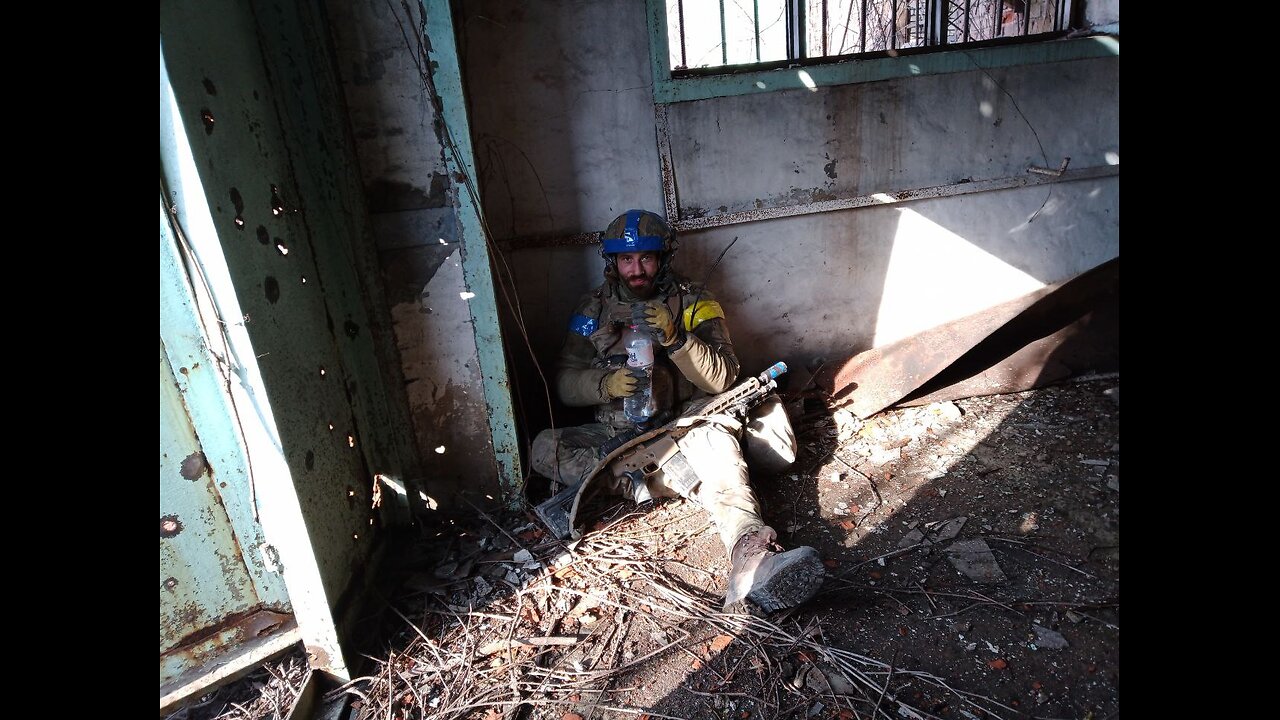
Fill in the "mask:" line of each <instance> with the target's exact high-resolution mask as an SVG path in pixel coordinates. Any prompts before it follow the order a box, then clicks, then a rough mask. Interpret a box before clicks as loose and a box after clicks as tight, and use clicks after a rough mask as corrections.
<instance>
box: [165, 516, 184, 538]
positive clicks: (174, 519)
mask: <svg viewBox="0 0 1280 720" xmlns="http://www.w3.org/2000/svg"><path fill="white" fill-rule="evenodd" d="M180 532H182V521H181V520H179V519H178V516H177V515H165V516H164V517H162V518H160V537H162V538H171V537H175V536H177V535H178V533H180Z"/></svg>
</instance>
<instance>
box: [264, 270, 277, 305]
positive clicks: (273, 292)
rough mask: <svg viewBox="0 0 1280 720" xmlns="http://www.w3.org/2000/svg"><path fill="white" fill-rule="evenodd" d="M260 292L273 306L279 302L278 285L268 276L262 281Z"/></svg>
mask: <svg viewBox="0 0 1280 720" xmlns="http://www.w3.org/2000/svg"><path fill="white" fill-rule="evenodd" d="M262 290H263V292H265V293H266V295H267V302H269V303H271V304H272V305H275V304H276V302H277V301H279V300H280V283H279V282H278V281H277V280H276V279H275V278H273V277H271V276H270V275H268V276H267V279H266V280H263V281H262Z"/></svg>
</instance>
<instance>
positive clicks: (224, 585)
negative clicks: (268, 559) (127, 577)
mask: <svg viewBox="0 0 1280 720" xmlns="http://www.w3.org/2000/svg"><path fill="white" fill-rule="evenodd" d="M183 369H184V370H186V368H183ZM216 476H217V473H216V472H215V470H214V469H213V468H212V467H211V466H210V463H209V461H208V460H207V459H206V455H205V452H204V449H203V448H202V447H201V445H200V439H199V438H198V437H196V433H195V429H194V428H193V427H192V425H191V419H190V417H188V415H187V408H186V404H185V402H184V401H183V398H182V394H181V393H180V392H179V391H178V382H177V379H176V377H175V376H174V372H173V368H172V367H171V366H170V365H169V359H168V357H166V356H165V352H164V348H163V344H162V347H161V349H160V498H161V501H160V653H161V656H162V658H163V656H164V654H165V653H166V652H167V651H169V650H171V649H173V648H175V647H177V646H178V645H180V644H181V643H182V642H184V640H185V639H186V638H189V637H191V636H194V635H197V634H199V633H201V632H202V631H204V630H205V629H206V628H208V627H210V626H215V625H218V624H220V623H222V622H223V621H224V620H226V619H227V618H229V617H231V616H232V615H236V614H242V613H246V612H248V611H249V610H251V609H252V608H254V607H256V606H257V605H258V604H259V603H260V602H261V599H260V598H259V597H258V593H257V589H256V588H255V587H254V583H253V578H252V577H251V576H250V574H249V570H248V567H247V565H246V561H245V557H244V552H242V550H241V548H240V543H239V541H238V540H237V538H236V534H235V530H234V529H233V527H232V525H231V519H230V518H229V517H228V516H227V511H226V507H225V505H224V504H223V502H222V498H221V494H220V490H219V488H218V482H217V480H216V479H215V477H216ZM175 665H176V666H175V667H173V668H172V669H171V672H170V673H168V677H166V675H167V674H166V672H165V667H164V662H163V660H162V663H161V673H160V676H161V681H162V682H164V681H165V680H167V679H169V678H171V677H176V676H177V675H178V674H180V673H181V672H182V671H184V670H186V669H188V668H189V666H185V664H182V663H177V664H175ZM173 671H176V672H173Z"/></svg>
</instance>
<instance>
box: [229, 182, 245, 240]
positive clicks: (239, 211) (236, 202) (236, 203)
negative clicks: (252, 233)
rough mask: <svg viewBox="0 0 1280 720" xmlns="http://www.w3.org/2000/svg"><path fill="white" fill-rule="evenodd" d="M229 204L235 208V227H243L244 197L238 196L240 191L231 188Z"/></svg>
mask: <svg viewBox="0 0 1280 720" xmlns="http://www.w3.org/2000/svg"><path fill="white" fill-rule="evenodd" d="M229 194H230V195H231V205H232V207H234V208H235V209H236V227H238V228H240V229H241V230H243V229H244V198H243V197H240V191H239V190H237V189H235V188H231V192H230V193H229Z"/></svg>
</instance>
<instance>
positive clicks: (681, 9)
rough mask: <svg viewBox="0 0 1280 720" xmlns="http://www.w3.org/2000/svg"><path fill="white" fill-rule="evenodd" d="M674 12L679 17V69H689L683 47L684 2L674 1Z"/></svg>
mask: <svg viewBox="0 0 1280 720" xmlns="http://www.w3.org/2000/svg"><path fill="white" fill-rule="evenodd" d="M676 12H677V13H679V15H680V67H686V68H687V67H689V56H688V52H687V51H686V50H685V47H684V0H676Z"/></svg>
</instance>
